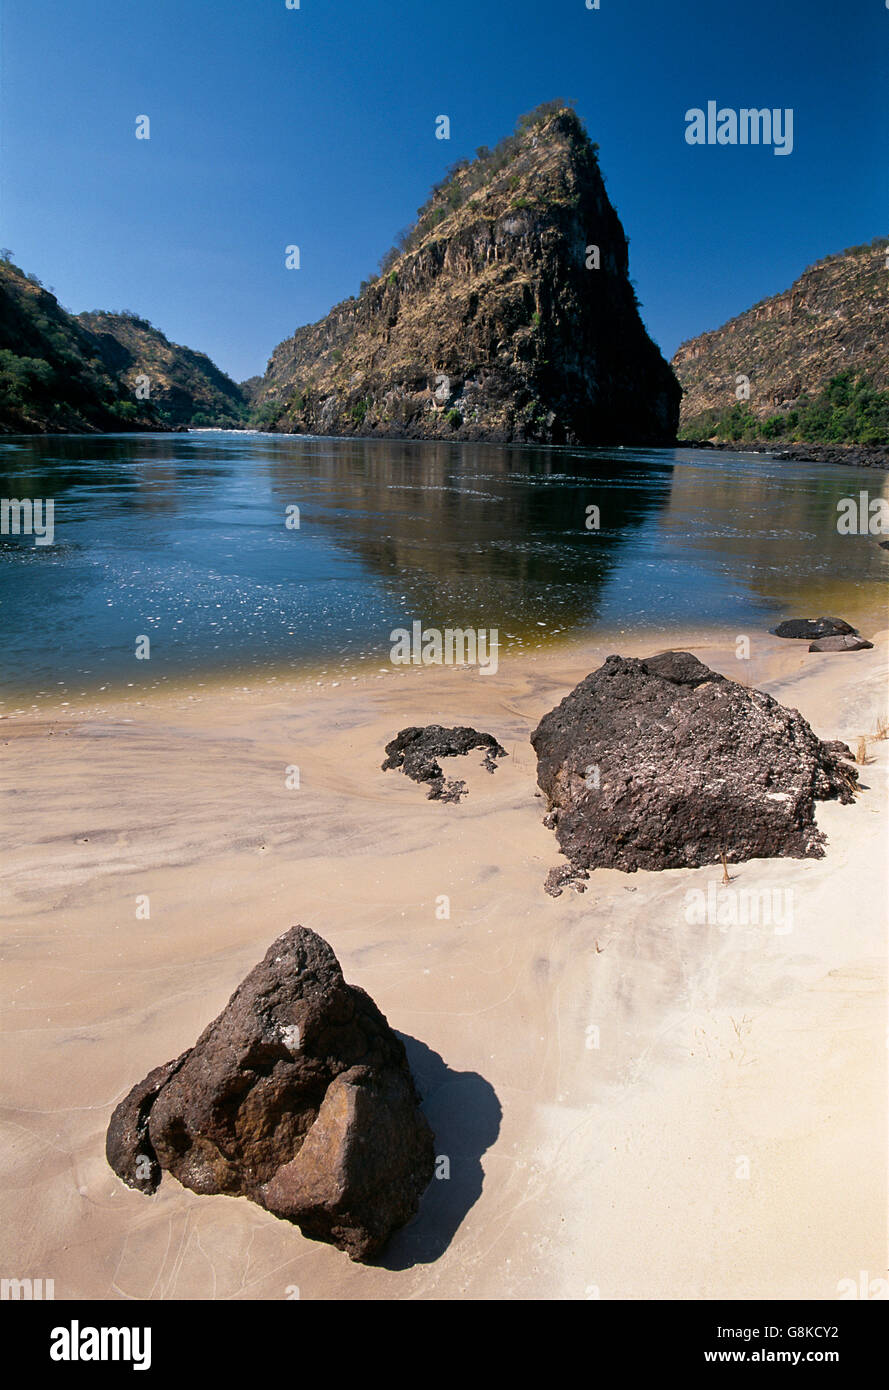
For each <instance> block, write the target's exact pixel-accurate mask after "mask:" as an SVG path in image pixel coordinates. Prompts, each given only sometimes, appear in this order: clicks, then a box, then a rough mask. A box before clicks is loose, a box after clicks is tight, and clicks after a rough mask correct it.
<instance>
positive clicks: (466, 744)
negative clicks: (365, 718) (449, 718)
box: [382, 724, 507, 801]
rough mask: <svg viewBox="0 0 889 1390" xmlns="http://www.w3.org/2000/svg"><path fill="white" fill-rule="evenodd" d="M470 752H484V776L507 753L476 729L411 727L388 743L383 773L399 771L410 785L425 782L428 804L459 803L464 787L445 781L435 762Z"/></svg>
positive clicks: (463, 793)
mask: <svg viewBox="0 0 889 1390" xmlns="http://www.w3.org/2000/svg"><path fill="white" fill-rule="evenodd" d="M473 748H484V749H486V750H487V751H486V753H485V756H484V759H483V762H482V766H483V767H485V768H486V769H487V771H488V772H494V771H495V770H496V768H497V761H496V760H497V758H505V757H506V756H507V752H506V749H505V748H502V747H501V746H500V744H499V743H498V742H497V740H496V739H495V738H494V736H493V734H481V733H479V732H478V730H477V729H470V728H468V727H467V726H465V725H461V726H459V727H457V728H454V729H445V728H443V727H442V725H441V724H427V725H426V726H425V727H424V728H417V727H415V726H412V727H411V728H409V729H402V730H401V732H400V733H398V734H396V736H395V738H393V739H392V740H391V742H390V743H387V744H386V754H387V756H386V761H385V762H384V763H383V765H382V768H383V771H384V772H388V771H390V769H393V768H399V767H400V768H401V769H402V771H403V772H404V775H405V776H406V777H410V778H412V779H413V781H414V782H428V783H429V792H428V794H427V799H428V800H429V801H459V800H460V798H461V796H463V795H465V793H466V783H465V782H461V781H459V780H458V779H456V778H454V779H453V780H449V779H448V778H447V777H445V775H444V773H443V772H442V770H441V766H440V764H439V763H438V762H437V761H436V759H438V758H457V757H461V756H462V755H463V754H465V753H470V752H471V751H472V749H473Z"/></svg>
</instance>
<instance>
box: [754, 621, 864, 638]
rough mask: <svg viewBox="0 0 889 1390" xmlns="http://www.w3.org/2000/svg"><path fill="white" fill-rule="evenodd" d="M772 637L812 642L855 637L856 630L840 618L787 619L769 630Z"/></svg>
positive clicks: (856, 634)
mask: <svg viewBox="0 0 889 1390" xmlns="http://www.w3.org/2000/svg"><path fill="white" fill-rule="evenodd" d="M769 631H770V632H771V634H772V636H773V637H796V638H803V639H805V640H806V641H809V642H814V641H817V640H818V639H819V638H821V637H847V636H848V637H857V636H858V630H857V628H854V627H851V626H850V625H849V623H846V622H843V619H842V618H788V619H787V621H786V622H783V623H779V624H778V626H777V627H771V628H769Z"/></svg>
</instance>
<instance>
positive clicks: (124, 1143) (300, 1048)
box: [106, 927, 434, 1260]
mask: <svg viewBox="0 0 889 1390" xmlns="http://www.w3.org/2000/svg"><path fill="white" fill-rule="evenodd" d="M106 1154H107V1157H108V1162H109V1163H110V1164H111V1167H112V1168H113V1169H114V1171H115V1172H116V1173H117V1174H118V1176H119V1177H120V1178H122V1179H123V1181H124V1182H125V1183H127V1184H128V1185H129V1186H130V1187H137V1188H138V1189H139V1190H140V1191H143V1192H153V1191H155V1189H156V1188H157V1185H158V1183H159V1182H160V1179H161V1174H162V1170H164V1169H165V1170H166V1171H167V1172H169V1173H172V1174H173V1176H174V1177H175V1178H178V1180H179V1181H180V1182H181V1183H182V1184H183V1185H184V1186H185V1187H189V1188H191V1189H192V1191H194V1192H200V1193H214V1192H225V1193H229V1194H231V1195H232V1196H242V1197H249V1198H250V1199H251V1200H252V1201H254V1202H257V1203H258V1204H259V1205H260V1206H262V1207H265V1208H266V1209H267V1210H268V1211H271V1212H273V1213H274V1214H275V1215H276V1216H280V1217H283V1218H284V1219H286V1220H288V1221H293V1222H295V1223H296V1225H298V1226H299V1227H300V1229H301V1230H302V1231H303V1233H304V1234H305V1235H307V1236H310V1237H312V1238H313V1239H315V1240H322V1241H327V1242H328V1243H330V1244H332V1245H336V1246H337V1247H338V1248H339V1249H341V1250H345V1251H347V1252H348V1254H349V1255H350V1256H351V1257H352V1259H354V1260H365V1259H367V1258H368V1257H369V1256H371V1255H372V1254H373V1253H374V1252H375V1251H376V1250H378V1249H380V1247H381V1246H382V1245H383V1244H384V1243H385V1241H386V1240H387V1239H388V1237H389V1236H390V1235H391V1234H392V1232H393V1231H394V1230H396V1229H397V1228H398V1227H400V1226H403V1225H404V1224H405V1222H407V1221H408V1220H409V1219H410V1218H411V1217H412V1216H413V1215H414V1213H415V1212H416V1210H417V1206H418V1203H419V1199H420V1196H421V1194H422V1192H423V1191H424V1189H425V1188H426V1186H427V1185H428V1183H429V1181H430V1179H431V1177H432V1171H433V1166H434V1151H433V1139H432V1132H431V1130H430V1128H429V1126H428V1124H427V1123H426V1120H425V1118H424V1116H423V1115H422V1113H421V1112H420V1109H419V1097H418V1095H417V1092H416V1089H415V1087H414V1083H413V1078H412V1077H411V1073H410V1069H409V1067H408V1062H407V1057H406V1055H405V1051H404V1045H403V1044H402V1042H401V1041H400V1039H399V1038H397V1037H396V1036H395V1034H394V1033H393V1031H392V1029H391V1028H390V1027H389V1024H388V1023H387V1022H386V1019H385V1018H384V1017H383V1015H382V1014H381V1013H380V1011H379V1009H378V1008H377V1006H376V1004H374V1002H373V1000H372V999H371V998H370V996H369V995H367V994H366V993H365V992H364V990H363V989H359V988H358V987H357V986H355V985H348V984H346V982H345V980H344V979H343V974H342V970H341V969H340V966H339V962H338V961H337V959H336V956H335V955H334V953H333V951H332V950H331V948H330V946H329V945H328V944H327V942H326V941H324V940H323V939H322V938H321V937H320V936H317V935H316V934H315V933H314V932H312V931H309V930H308V929H307V928H305V927H292V928H291V929H290V931H288V932H285V934H284V935H283V936H280V937H279V938H278V940H277V941H275V942H274V943H273V945H272V946H271V947H270V949H269V951H268V952H267V954H266V956H265V959H264V960H263V961H262V962H261V963H260V964H259V965H257V966H256V968H255V969H254V970H252V971H251V972H250V974H249V975H248V976H247V978H246V979H245V980H244V981H243V983H242V984H241V985H240V986H239V987H238V989H237V990H236V991H235V993H234V994H233V995H232V997H231V999H230V1000H229V1002H228V1004H227V1005H226V1007H225V1009H224V1010H223V1011H222V1013H221V1014H220V1015H219V1017H218V1018H217V1019H216V1020H215V1021H214V1022H213V1023H211V1024H210V1026H209V1027H208V1028H206V1029H205V1030H204V1032H203V1033H202V1034H201V1036H200V1037H199V1038H198V1040H197V1042H196V1043H195V1045H194V1047H193V1048H191V1050H190V1051H189V1052H187V1053H184V1054H183V1056H182V1057H180V1058H177V1060H176V1061H175V1062H171V1063H168V1064H167V1065H166V1067H157V1068H155V1070H154V1071H152V1072H150V1073H149V1075H148V1076H147V1077H146V1078H145V1080H144V1081H142V1082H140V1083H139V1085H138V1086H135V1087H134V1088H133V1090H132V1091H131V1092H130V1094H129V1095H128V1096H127V1097H126V1098H125V1100H123V1101H122V1102H121V1104H120V1105H119V1106H118V1107H117V1109H116V1110H115V1112H114V1114H113V1115H112V1117H111V1123H110V1125H109V1128H108V1136H107V1141H106Z"/></svg>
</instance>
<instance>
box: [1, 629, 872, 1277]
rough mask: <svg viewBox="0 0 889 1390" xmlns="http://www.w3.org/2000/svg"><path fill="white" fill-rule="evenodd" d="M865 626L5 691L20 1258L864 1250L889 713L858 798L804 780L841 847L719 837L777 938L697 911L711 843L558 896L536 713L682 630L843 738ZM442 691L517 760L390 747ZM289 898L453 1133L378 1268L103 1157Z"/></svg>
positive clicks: (856, 718)
mask: <svg viewBox="0 0 889 1390" xmlns="http://www.w3.org/2000/svg"><path fill="white" fill-rule="evenodd" d="M868 635H869V636H872V637H873V640H874V642H875V646H874V649H873V650H871V651H862V652H858V653H852V654H824V655H820V654H809V653H808V652H807V650H806V644H805V643H798V642H782V641H780V640H779V639H776V638H773V637H769V636H762V637H758V638H756V639H755V640H754V642H753V650H752V655H751V659H750V660H748V661H741V660H738V659H737V657H736V655H735V644H734V637H732V638H731V639H729V638H728V637H727V635H726V633H725V631H723V632H722V633H721V634H718V635H715V634H709V635H708V634H707V633H701V632H692V633H689V634H680V635H677V634H676V633H675V632H672V633H670V634H669V637H666V636H665V637H663V638H661V640H657V639H653V638H652V637H646V638H645V639H642V638H635V637H634V638H633V639H628V638H627V639H622V640H621V644H620V645H619V646H616V645H615V642H614V639H612V640H611V641H609V642H608V643H607V644H603V643H600V642H598V641H596V642H586V643H584V644H582V645H575V646H566V647H563V648H561V649H557V650H551V651H545V652H541V653H540V654H538V655H537V656H536V657H535V656H525V657H522V658H521V659H516V660H514V661H511V660H506V661H504V662H502V663H501V665H500V669H499V670H498V671H497V673H496V674H494V675H489V676H486V677H481V676H480V675H479V674H478V672H477V671H471V670H465V669H452V668H448V669H441V668H419V669H408V670H397V669H391V670H389V671H388V672H387V673H386V674H383V673H382V672H379V671H378V672H376V673H374V674H369V673H368V674H366V675H363V676H362V677H361V678H360V679H359V680H356V681H351V680H349V679H348V677H346V678H344V679H343V680H341V681H340V682H338V683H337V684H336V685H334V684H332V683H331V681H330V680H325V681H324V682H323V683H321V684H316V683H315V681H314V680H311V681H309V680H303V681H297V680H292V681H284V680H279V681H276V682H274V683H256V684H254V685H251V686H250V687H249V688H245V687H244V686H243V685H239V686H235V685H232V684H228V685H226V684H221V683H220V684H216V685H213V686H206V687H202V688H200V689H196V688H193V689H187V688H185V687H182V688H180V689H176V690H170V691H165V692H163V693H160V694H158V695H157V696H151V697H145V698H142V697H140V698H139V699H136V698H132V699H130V700H129V701H116V702H113V703H111V702H109V703H107V704H102V705H98V704H96V703H95V702H92V703H89V704H87V703H85V702H80V704H78V703H77V702H75V703H74V704H72V705H71V706H69V707H67V708H64V709H63V708H57V709H44V710H41V711H40V712H39V713H38V714H33V715H32V714H25V715H21V714H19V715H16V714H12V715H9V716H7V717H5V718H3V719H2V721H0V745H2V755H3V768H4V777H3V781H4V786H5V790H4V793H3V804H4V808H5V811H4V816H3V822H4V828H3V830H2V859H0V865H2V867H0V883H2V919H3V958H4V960H3V969H2V998H3V1018H4V1022H3V1071H4V1078H5V1085H4V1091H5V1096H4V1102H3V1113H2V1120H3V1132H4V1146H3V1148H4V1160H3V1162H4V1173H3V1196H2V1206H3V1236H2V1273H3V1275H4V1276H10V1277H19V1278H20V1277H31V1278H39V1277H42V1278H45V1279H46V1278H51V1279H53V1280H54V1285H55V1296H56V1298H57V1299H61V1298H77V1299H109V1298H110V1299H206V1298H214V1299H282V1300H286V1299H289V1298H295V1297H297V1296H299V1297H300V1298H302V1299H454V1300H459V1299H502V1298H506V1299H595V1298H601V1299H646V1298H658V1299H714V1298H737V1299H752V1298H778V1299H786V1298H802V1299H835V1298H837V1297H839V1296H840V1293H839V1287H838V1286H839V1285H840V1283H841V1281H843V1280H845V1279H851V1280H855V1281H858V1280H859V1277H860V1272H861V1271H866V1272H867V1275H868V1278H870V1279H875V1278H881V1277H885V1274H886V1232H885V1210H886V1196H887V1193H886V1172H887V1164H886V1158H887V1154H886V1144H885V1133H886V1124H885V1120H886V1047H885V1029H886V988H885V984H886V982H885V973H886V971H885V967H886V885H885V870H886V861H887V854H886V850H887V797H886V781H887V763H889V741H886V740H884V741H871V742H869V745H868V748H869V756H870V759H871V760H870V761H869V762H868V763H867V764H866V765H865V766H862V767H861V768H860V769H859V771H860V774H861V781H862V784H863V788H862V791H861V794H860V795H859V796H858V797H857V798H856V800H855V802H854V804H853V805H850V806H842V805H840V804H838V803H832V802H831V803H819V804H818V807H817V820H818V824H819V826H820V827H821V828H822V829H823V830H824V831H825V832H826V834H827V836H828V846H827V853H826V856H825V858H823V859H821V860H792V859H775V860H768V861H762V860H756V861H751V862H749V863H746V864H742V865H738V866H733V868H732V874H733V878H734V880H735V884H736V885H737V886H738V887H739V888H741V887H743V888H750V889H767V888H780V889H782V890H787V889H792V892H793V899H792V901H793V919H792V929H791V930H789V931H788V930H784V929H782V930H776V929H775V926H774V925H769V924H757V925H751V926H746V927H745V926H737V927H720V926H717V925H707V924H704V925H702V924H695V923H689V922H688V921H687V920H686V911H685V903H686V897H685V895H686V893H687V891H688V890H689V889H690V888H703V889H704V890H706V888H707V885H708V884H709V883H711V882H715V883H720V882H721V876H722V871H721V869H720V868H718V867H717V868H705V869H695V870H669V871H665V872H661V873H644V872H640V873H635V874H623V873H620V872H618V871H616V870H597V871H596V872H595V873H593V874H592V876H591V878H590V882H589V885H588V890H587V891H586V892H585V893H583V894H578V893H575V892H573V891H568V892H565V893H564V894H563V895H562V896H561V897H559V898H558V899H552V898H550V897H548V896H547V895H546V894H545V893H544V891H543V881H544V878H545V876H546V873H547V871H548V869H550V868H551V867H552V866H553V865H555V864H557V863H559V862H561V859H560V856H559V854H558V851H557V846H556V842H555V838H554V836H553V834H552V833H551V832H550V831H549V830H547V829H546V828H545V827H544V825H543V824H542V817H543V803H542V801H541V800H540V799H539V797H536V796H535V792H536V790H537V788H536V769H535V758H534V754H533V751H532V749H531V746H530V744H529V742H528V735H529V733H530V732H531V731H532V730H533V728H534V727H535V725H536V724H537V722H538V720H539V719H540V717H541V716H542V715H543V714H544V713H546V711H548V710H550V709H551V708H552V707H553V706H554V705H555V704H556V703H557V702H558V701H559V700H560V699H561V698H562V697H563V696H564V695H565V694H567V693H568V691H569V690H570V689H571V688H572V687H573V686H574V685H575V684H576V683H577V681H578V680H580V679H581V678H582V677H583V676H584V675H586V674H587V673H588V672H589V671H591V670H593V669H595V668H596V667H597V666H598V665H600V664H601V662H602V660H603V659H604V657H605V656H607V655H609V654H610V652H612V651H620V652H621V653H622V654H623V655H648V654H651V653H652V652H653V651H656V650H660V649H663V648H664V647H665V646H670V647H672V648H676V649H682V650H690V651H692V652H694V654H695V655H696V656H698V657H699V658H700V659H701V660H703V661H705V662H706V663H707V664H708V665H710V666H712V667H713V668H715V669H716V670H718V671H720V672H722V673H723V674H725V675H727V676H730V677H732V678H733V679H743V680H744V681H745V682H746V683H747V684H750V685H755V686H757V687H758V688H760V689H765V690H767V691H768V692H769V693H771V694H773V695H774V696H776V697H777V698H778V699H779V700H781V702H782V703H784V704H786V705H790V706H794V707H796V708H798V709H799V710H800V711H801V713H802V714H803V715H804V716H805V717H806V718H807V719H808V720H809V721H810V723H811V724H812V726H813V728H814V729H815V731H816V733H817V734H819V735H820V736H821V737H823V738H826V739H836V738H841V739H843V740H845V741H846V742H847V743H849V744H850V745H851V746H852V748H853V749H854V748H855V747H856V744H857V740H858V737H859V736H860V735H866V736H872V735H873V734H874V732H875V729H876V726H877V721H878V718H879V717H881V716H885V714H886V689H887V684H886V676H887V664H889V661H887V658H889V634H887V633H886V632H882V633H880V634H878V635H876V636H874V634H873V633H872V632H871V633H869V634H868ZM431 722H436V723H443V724H471V725H473V726H474V727H475V728H477V729H481V730H485V731H488V732H490V733H493V734H494V735H495V736H496V737H497V738H498V739H499V740H500V741H501V742H502V744H503V745H504V747H505V748H506V750H507V752H508V754H509V756H508V757H507V758H506V759H503V760H502V761H501V763H500V765H499V766H498V769H497V771H496V773H495V774H494V775H493V776H491V775H489V774H488V773H487V772H485V771H484V770H483V768H482V767H481V765H480V764H481V756H480V755H479V754H475V755H470V756H469V757H468V758H466V759H461V760H458V761H454V762H453V763H449V764H448V765H447V766H446V768H445V771H446V773H448V774H450V775H457V776H460V777H463V778H465V780H466V781H467V783H468V785H469V795H468V796H467V797H466V798H465V800H464V801H463V802H461V803H460V804H459V805H447V804H442V803H437V802H431V801H428V800H427V799H426V796H425V790H424V788H422V787H420V786H418V785H416V784H415V783H413V782H411V781H409V780H408V779H407V778H405V777H404V776H402V775H401V774H400V773H397V772H388V773H385V774H384V773H382V772H381V770H380V764H381V762H382V760H383V756H384V753H383V749H384V745H385V744H386V743H387V742H388V741H389V739H391V738H392V737H393V736H394V735H395V733H396V732H397V731H398V730H399V729H400V728H403V727H404V726H406V725H409V724H425V723H431ZM294 765H297V766H298V767H299V787H298V789H292V788H288V787H287V785H286V769H287V768H288V767H293V766H294ZM291 780H292V778H291ZM146 898H147V911H148V912H150V916H148V917H147V916H146V915H145V913H146V902H145V900H146ZM443 898H446V899H447V900H448V901H447V908H448V911H449V915H444V907H443V904H442V899H443ZM295 923H301V924H303V925H305V926H308V927H311V928H312V929H313V930H315V931H316V932H318V933H320V934H321V935H322V936H323V937H325V938H326V939H327V940H328V941H329V942H330V944H331V945H332V947H333V949H334V950H335V952H336V954H337V956H338V957H339V959H340V961H341V963H342V965H343V969H344V972H345V975H346V978H347V979H348V980H349V981H350V982H352V983H355V984H359V985H361V986H363V987H364V988H365V989H366V990H368V992H369V993H370V994H371V995H372V996H373V998H374V999H375V1000H376V1002H377V1004H378V1005H379V1006H380V1008H381V1009H382V1010H383V1012H384V1013H385V1014H386V1016H387V1017H388V1019H389V1021H390V1023H391V1024H392V1026H393V1027H394V1028H395V1029H396V1030H398V1032H399V1033H400V1034H402V1035H403V1036H404V1037H405V1039H406V1042H407V1046H408V1050H409V1056H410V1059H411V1063H412V1066H413V1068H414V1072H415V1076H416V1078H417V1081H418V1084H419V1086H420V1089H421V1091H422V1093H423V1095H424V1099H425V1108H426V1113H427V1115H428V1117H429V1120H430V1123H431V1124H432V1127H433V1129H434V1131H435V1133H436V1151H437V1153H439V1154H442V1155H447V1156H448V1158H449V1160H450V1171H451V1176H450V1178H449V1179H448V1180H446V1181H433V1183H432V1185H431V1187H430V1189H429V1191H428V1192H427V1194H426V1196H425V1198H424V1201H423V1205H422V1207H421V1211H420V1214H419V1216H418V1217H417V1219H416V1220H415V1221H414V1222H413V1223H412V1225H410V1226H409V1227H408V1228H406V1229H405V1230H403V1231H401V1232H400V1233H399V1234H398V1235H397V1236H396V1237H395V1238H394V1239H393V1240H392V1242H391V1243H390V1245H389V1246H388V1248H387V1249H386V1251H385V1252H384V1254H383V1256H382V1257H381V1258H379V1259H378V1260H377V1261H376V1263H375V1264H372V1265H369V1266H362V1265H357V1264H352V1263H350V1261H349V1260H348V1258H347V1257H346V1256H345V1255H344V1254H342V1253H340V1252H339V1251H337V1250H335V1249H333V1248H331V1247H328V1246H325V1245H321V1244H318V1243H315V1242H312V1241H309V1240H307V1239H305V1238H304V1237H303V1236H302V1235H301V1234H300V1232H299V1231H298V1230H297V1229H296V1228H295V1227H292V1226H290V1225H288V1224H286V1223H284V1222H282V1221H279V1220H276V1219H275V1218H274V1217H273V1216H271V1215H270V1214H268V1213H266V1212H264V1211H262V1210H260V1209H259V1208H258V1207H256V1206H255V1205H253V1204H251V1203H250V1202H248V1201H246V1200H242V1199H233V1198H229V1197H224V1196H215V1197H198V1196H196V1195H195V1194H193V1193H192V1192H189V1191H187V1190H185V1189H184V1188H182V1187H181V1186H179V1185H178V1184H177V1183H176V1182H175V1181H174V1180H173V1179H172V1178H171V1177H169V1176H165V1178H164V1181H163V1183H162V1185H161V1187H160V1190H159V1191H158V1193H157V1194H156V1196H154V1197H145V1196H143V1195H141V1194H139V1193H137V1192H134V1191H131V1190H129V1189H127V1188H126V1187H124V1186H123V1185H122V1184H121V1183H120V1182H119V1181H118V1180H117V1178H116V1177H115V1176H114V1174H113V1173H112V1172H111V1170H110V1169H109V1168H108V1166H107V1164H106V1161H105V1157H104V1136H105V1130H106V1127H107V1124H108V1120H109V1117H110V1115H111V1112H112V1110H113V1108H114V1106H115V1105H116V1103H117V1102H118V1101H119V1100H120V1099H121V1097H122V1096H123V1095H124V1094H125V1093H126V1092H127V1091H128V1090H129V1088H130V1087H131V1086H132V1085H133V1084H134V1083H135V1082H136V1081H137V1080H139V1079H140V1078H141V1077H142V1076H143V1075H144V1074H145V1073H146V1072H147V1071H148V1070H149V1069H150V1068H152V1067H154V1066H155V1065H157V1064H159V1063H162V1062H165V1061H167V1060H168V1059H170V1058H172V1057H174V1056H176V1055H177V1054H178V1053H179V1052H181V1051H182V1050H183V1049H184V1048H185V1047H187V1046H189V1045H190V1044H191V1043H193V1042H194V1040H195V1038H196V1037H197V1035H198V1033H199V1032H200V1031H201V1029H202V1028H203V1027H204V1026H205V1025H206V1024H207V1023H208V1022H209V1021H210V1020H211V1019H213V1018H214V1017H215V1016H216V1014H217V1013H218V1012H219V1011H220V1010H221V1009H222V1007H223V1006H224V1005H225V1003H226V1001H227V1000H228V998H229V996H230V995H231V993H232V991H233V990H234V989H235V987H236V986H237V985H238V983H239V982H240V981H241V979H242V978H243V977H244V975H245V974H246V973H247V972H248V970H249V969H250V968H251V967H252V966H253V965H254V964H255V963H256V962H257V961H259V960H260V959H261V958H262V956H263V955H264V953H265V951H266V949H267V948H268V946H269V945H270V943H271V942H272V941H273V940H274V938H275V937H276V936H277V935H279V934H280V933H281V932H283V931H284V930H286V929H287V928H288V927H289V926H291V925H293V924H295Z"/></svg>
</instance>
